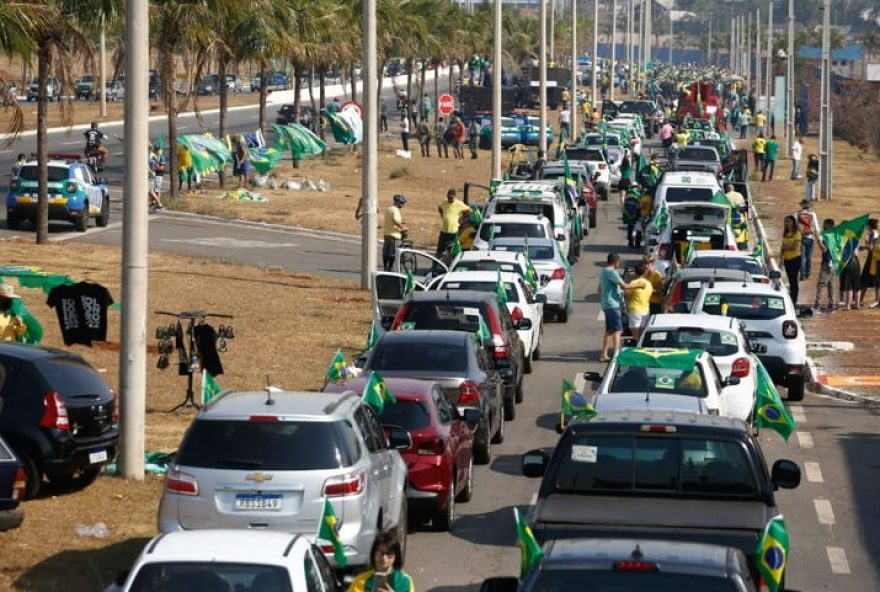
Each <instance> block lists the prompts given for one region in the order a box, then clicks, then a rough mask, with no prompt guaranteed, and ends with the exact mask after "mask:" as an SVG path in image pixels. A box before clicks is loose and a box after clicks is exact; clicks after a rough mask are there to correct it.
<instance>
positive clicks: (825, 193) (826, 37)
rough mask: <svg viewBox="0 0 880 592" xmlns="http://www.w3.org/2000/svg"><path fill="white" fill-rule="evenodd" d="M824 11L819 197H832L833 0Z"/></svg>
mask: <svg viewBox="0 0 880 592" xmlns="http://www.w3.org/2000/svg"><path fill="white" fill-rule="evenodd" d="M822 11H823V12H822V98H821V104H822V117H821V119H820V121H819V198H820V199H831V127H832V126H831V97H830V94H831V0H824V2H823V3H822Z"/></svg>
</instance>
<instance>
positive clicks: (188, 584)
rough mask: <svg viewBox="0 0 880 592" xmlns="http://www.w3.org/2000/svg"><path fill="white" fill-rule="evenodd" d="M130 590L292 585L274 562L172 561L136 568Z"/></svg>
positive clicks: (277, 589) (276, 591) (281, 588)
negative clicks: (267, 563)
mask: <svg viewBox="0 0 880 592" xmlns="http://www.w3.org/2000/svg"><path fill="white" fill-rule="evenodd" d="M310 589H311V587H310ZM129 590H130V591H131V592H171V591H177V590H189V591H191V592H196V591H201V590H204V591H206V592H207V591H215V590H216V591H221V590H261V591H265V592H291V587H290V575H289V574H288V572H287V570H286V569H285V568H283V567H280V566H277V565H264V564H259V563H219V562H216V561H210V562H209V561H202V562H195V561H186V562H183V561H174V562H167V563H166V562H162V563H159V562H156V563H146V564H144V565H143V567H141V569H140V570H139V571H138V572H137V575H136V576H135V578H134V581H133V582H132V584H131V588H129Z"/></svg>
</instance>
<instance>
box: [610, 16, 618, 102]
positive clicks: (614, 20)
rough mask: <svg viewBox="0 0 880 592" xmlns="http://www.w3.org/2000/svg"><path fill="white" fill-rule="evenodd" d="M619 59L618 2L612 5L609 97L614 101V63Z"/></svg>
mask: <svg viewBox="0 0 880 592" xmlns="http://www.w3.org/2000/svg"><path fill="white" fill-rule="evenodd" d="M616 59H617V0H614V2H612V3H611V68H610V70H611V88H610V91H609V92H610V93H611V96H610V97H609V98H610V99H611V100H612V101H613V100H614V72H615V68H614V62H615V61H616Z"/></svg>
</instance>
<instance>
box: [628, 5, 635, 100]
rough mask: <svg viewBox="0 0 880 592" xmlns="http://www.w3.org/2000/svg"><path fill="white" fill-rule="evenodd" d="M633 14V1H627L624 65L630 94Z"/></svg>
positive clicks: (632, 55)
mask: <svg viewBox="0 0 880 592" xmlns="http://www.w3.org/2000/svg"><path fill="white" fill-rule="evenodd" d="M634 14H635V9H634V8H633V0H627V3H626V63H627V64H628V65H629V71H628V72H629V89H630V92H632V90H631V89H632V71H633V57H634V54H635V52H634V51H633V32H634V31H635V29H634V27H633V15H634Z"/></svg>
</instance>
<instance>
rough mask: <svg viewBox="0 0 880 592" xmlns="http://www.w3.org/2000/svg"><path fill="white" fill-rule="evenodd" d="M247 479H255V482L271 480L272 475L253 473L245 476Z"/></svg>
mask: <svg viewBox="0 0 880 592" xmlns="http://www.w3.org/2000/svg"><path fill="white" fill-rule="evenodd" d="M245 479H247V480H248V481H253V482H254V483H262V482H263V481H271V480H272V475H270V474H268V473H251V474H250V475H247V476H245Z"/></svg>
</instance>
